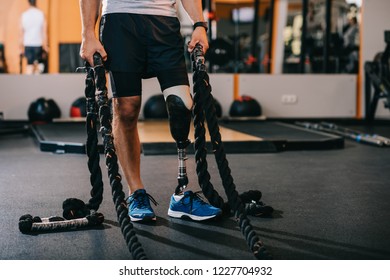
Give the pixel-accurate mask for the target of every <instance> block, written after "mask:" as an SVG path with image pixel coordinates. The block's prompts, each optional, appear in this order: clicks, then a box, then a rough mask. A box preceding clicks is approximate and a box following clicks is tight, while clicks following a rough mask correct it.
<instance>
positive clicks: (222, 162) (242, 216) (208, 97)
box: [191, 44, 271, 259]
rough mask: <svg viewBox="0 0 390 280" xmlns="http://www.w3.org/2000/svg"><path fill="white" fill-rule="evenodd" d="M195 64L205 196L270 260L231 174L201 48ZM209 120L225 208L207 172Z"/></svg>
mask: <svg viewBox="0 0 390 280" xmlns="http://www.w3.org/2000/svg"><path fill="white" fill-rule="evenodd" d="M191 58H192V61H193V70H194V74H193V84H194V109H193V116H194V127H195V143H194V147H195V161H196V173H197V175H198V182H199V185H200V187H201V189H202V192H203V194H204V195H205V197H206V198H207V199H208V201H209V202H210V204H212V205H213V206H215V207H218V208H220V209H222V210H223V211H224V212H225V213H226V212H228V213H234V215H235V217H236V218H237V221H238V224H239V227H240V230H241V232H242V233H243V235H244V236H245V239H246V241H247V244H248V246H249V248H250V250H251V251H252V253H253V254H254V256H255V257H256V258H257V259H270V258H271V255H270V254H269V253H268V252H267V250H266V248H265V247H264V244H263V242H262V241H260V239H259V237H258V236H257V235H256V233H255V231H254V230H253V228H252V225H251V224H250V221H249V219H248V217H247V215H246V211H245V205H244V203H243V202H242V200H241V199H240V197H239V194H238V193H237V191H236V186H235V184H234V182H233V177H232V175H231V170H230V168H229V163H228V160H227V159H226V153H225V150H224V146H223V142H222V139H221V134H220V132H219V126H218V120H217V117H216V114H215V107H214V102H213V96H212V94H211V85H210V79H209V76H208V74H207V72H206V65H205V57H204V53H203V50H202V47H201V46H200V45H199V44H198V45H197V46H196V47H195V49H194V51H193V52H192V54H191ZM205 119H206V122H207V127H208V129H209V133H210V138H211V142H212V146H213V151H214V156H215V160H216V162H217V165H218V170H219V174H220V177H221V179H222V185H223V187H224V190H225V193H226V195H227V198H228V203H227V204H225V202H224V201H223V199H222V197H221V196H220V195H219V194H218V193H217V191H216V190H215V189H214V187H213V185H212V183H211V182H210V178H211V177H210V174H209V172H208V170H207V166H208V165H207V159H206V157H207V148H206V137H205V134H206V130H205V125H204V121H205Z"/></svg>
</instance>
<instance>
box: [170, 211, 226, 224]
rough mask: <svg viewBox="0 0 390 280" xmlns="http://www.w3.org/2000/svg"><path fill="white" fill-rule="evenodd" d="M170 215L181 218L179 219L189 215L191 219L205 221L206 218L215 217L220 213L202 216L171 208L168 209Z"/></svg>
mask: <svg viewBox="0 0 390 280" xmlns="http://www.w3.org/2000/svg"><path fill="white" fill-rule="evenodd" d="M168 216H169V217H172V218H179V219H180V218H183V217H188V218H190V219H191V220H194V221H204V220H208V219H212V218H215V217H217V216H218V215H211V216H203V217H200V216H195V215H191V214H188V213H185V212H178V211H173V210H171V209H168Z"/></svg>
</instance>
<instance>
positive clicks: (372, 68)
mask: <svg viewBox="0 0 390 280" xmlns="http://www.w3.org/2000/svg"><path fill="white" fill-rule="evenodd" d="M384 37H385V43H386V49H385V51H384V52H383V53H379V54H377V55H376V56H375V58H374V61H372V62H371V61H368V62H366V63H365V64H364V70H365V80H366V82H365V101H366V105H365V109H366V120H367V121H372V120H374V117H375V112H376V109H377V105H378V101H379V99H381V98H384V99H385V101H384V106H385V107H386V108H388V109H389V110H390V30H388V31H385V36H384ZM372 88H374V94H373V95H372Z"/></svg>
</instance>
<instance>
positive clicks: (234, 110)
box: [229, 95, 262, 117]
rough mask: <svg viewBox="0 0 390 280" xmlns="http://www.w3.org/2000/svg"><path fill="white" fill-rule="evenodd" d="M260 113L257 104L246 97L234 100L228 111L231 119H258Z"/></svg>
mask: <svg viewBox="0 0 390 280" xmlns="http://www.w3.org/2000/svg"><path fill="white" fill-rule="evenodd" d="M261 113H262V110H261V106H260V104H259V102H257V101H256V99H254V98H252V97H250V96H247V95H243V96H241V97H240V98H239V99H237V100H234V101H233V103H232V105H231V106H230V111H229V114H230V116H231V117H258V116H261Z"/></svg>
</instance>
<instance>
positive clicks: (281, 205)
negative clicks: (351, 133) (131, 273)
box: [0, 122, 390, 260]
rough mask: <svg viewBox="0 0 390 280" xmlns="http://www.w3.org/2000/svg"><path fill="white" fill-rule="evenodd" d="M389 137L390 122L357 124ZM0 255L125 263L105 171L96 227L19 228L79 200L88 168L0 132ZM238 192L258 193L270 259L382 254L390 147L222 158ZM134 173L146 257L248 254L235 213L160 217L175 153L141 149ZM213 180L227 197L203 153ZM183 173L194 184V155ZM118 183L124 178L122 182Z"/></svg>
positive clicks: (388, 227)
mask: <svg viewBox="0 0 390 280" xmlns="http://www.w3.org/2000/svg"><path fill="white" fill-rule="evenodd" d="M354 128H360V129H368V130H370V131H369V132H370V133H374V132H375V133H378V134H381V135H382V136H385V137H390V124H389V123H386V122H384V123H382V122H381V123H379V124H374V125H372V126H370V127H362V126H361V125H355V126H354ZM0 157H1V161H0V196H1V198H2V199H1V202H0V210H1V212H2V213H3V218H2V219H0V248H1V250H0V259H2V260H124V259H131V258H132V257H131V254H130V253H129V251H128V249H127V248H126V243H125V240H124V239H123V236H122V234H121V231H120V228H119V226H118V222H117V219H116V213H115V209H114V204H113V202H112V199H111V191H110V187H109V184H108V179H107V176H106V169H105V167H104V166H103V165H104V164H103V160H101V166H102V170H103V175H104V176H103V178H104V183H105V191H104V200H103V202H102V205H101V207H100V209H99V211H100V212H101V213H103V214H104V216H105V221H104V223H103V225H102V226H101V227H98V228H93V229H85V230H77V231H66V232H53V233H39V234H33V235H27V234H22V233H21V232H20V231H19V229H18V220H19V217H20V216H22V215H24V214H27V213H29V214H32V215H33V216H40V217H49V216H54V215H58V216H61V215H62V202H63V201H64V200H65V199H66V198H69V197H76V198H79V199H82V200H84V201H87V200H88V199H89V197H90V194H89V191H90V188H91V187H90V183H89V171H88V169H87V165H86V162H87V157H86V155H85V154H71V153H65V154H58V153H50V152H42V151H40V149H39V146H38V145H37V142H36V139H35V138H34V137H33V136H32V135H29V134H23V133H18V134H6V135H1V136H0ZM227 157H228V160H229V165H230V168H231V170H232V175H233V178H234V182H235V184H236V186H237V191H238V192H240V193H241V192H244V191H248V190H253V189H256V190H260V191H261V192H262V193H263V197H262V201H263V202H264V203H266V204H268V205H271V206H272V207H273V208H274V209H275V212H274V214H273V215H272V217H265V218H261V217H253V216H249V218H250V220H251V224H252V226H253V227H254V229H255V231H256V233H257V234H258V236H259V237H260V239H261V240H262V241H263V242H264V244H265V246H266V248H267V250H268V251H269V252H270V253H271V254H272V256H273V259H276V260H304V259H305V260H322V259H330V260H344V259H346V260H358V259H362V260H378V259H390V239H389V236H390V204H389V201H390V188H389V182H390V172H389V169H390V148H383V147H375V146H369V145H364V144H361V143H356V142H353V141H351V140H345V145H344V148H342V149H328V150H306V151H305V150H300V151H283V152H276V153H275V152H274V153H234V154H228V156H227ZM141 159H142V163H141V164H142V176H143V178H144V183H145V185H146V187H147V189H148V192H149V193H150V194H151V195H152V196H153V197H154V198H155V199H156V200H157V201H158V203H159V205H158V206H156V207H154V209H155V212H156V214H157V216H158V217H157V221H156V223H154V224H135V223H134V224H133V225H134V227H135V229H136V232H137V236H138V238H139V241H140V243H141V244H142V246H143V248H144V250H145V253H146V255H147V257H148V258H149V259H160V260H179V259H183V260H191V259H192V260H194V259H195V260H208V259H210V260H212V259H219V260H247V259H248V260H253V259H254V256H253V254H252V253H251V252H250V250H249V248H248V246H247V245H246V242H245V239H244V236H243V235H242V234H241V232H240V231H239V228H238V225H237V222H236V221H235V220H234V218H233V217H232V218H223V219H221V220H217V221H208V222H192V221H188V220H179V219H174V218H170V217H168V216H167V210H168V205H169V199H170V196H171V194H172V192H173V191H174V189H175V187H176V182H177V180H176V176H177V174H176V173H177V156H176V155H174V154H168V155H145V154H143V155H142V158H141ZM208 163H209V172H210V174H211V176H212V183H213V185H214V187H215V188H216V190H217V191H218V193H219V194H220V195H221V196H222V197H223V198H224V199H225V198H226V196H225V195H224V190H223V187H222V185H221V183H220V179H219V175H218V170H217V166H216V164H215V161H214V157H212V156H209V157H208ZM187 172H188V175H189V180H190V186H189V188H191V189H192V190H195V191H196V190H199V187H198V184H197V178H196V175H195V162H194V155H193V154H189V160H188V161H187ZM124 185H125V183H124Z"/></svg>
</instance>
